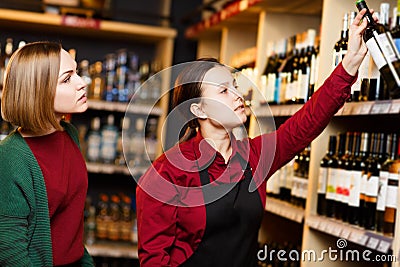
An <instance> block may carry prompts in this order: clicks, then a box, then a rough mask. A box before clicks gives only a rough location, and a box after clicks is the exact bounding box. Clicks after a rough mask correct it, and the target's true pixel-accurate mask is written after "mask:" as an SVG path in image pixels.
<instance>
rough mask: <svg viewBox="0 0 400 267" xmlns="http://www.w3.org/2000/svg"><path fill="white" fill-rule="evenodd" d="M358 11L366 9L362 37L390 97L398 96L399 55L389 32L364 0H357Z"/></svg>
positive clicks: (399, 93) (399, 81) (399, 91)
mask: <svg viewBox="0 0 400 267" xmlns="http://www.w3.org/2000/svg"><path fill="white" fill-rule="evenodd" d="M356 6H357V8H358V10H359V11H361V10H362V9H364V8H365V9H367V12H366V13H365V15H364V18H365V19H366V20H367V21H368V27H367V29H366V30H365V31H364V34H363V39H364V41H365V44H366V45H367V48H368V50H369V52H370V53H371V56H372V58H373V59H374V61H375V63H376V65H377V66H378V68H379V71H380V72H381V74H382V76H383V78H384V79H385V81H386V85H387V87H388V89H389V91H390V96H391V97H392V98H399V97H400V55H399V52H398V50H397V48H396V46H395V44H394V41H393V38H392V36H391V33H390V32H389V31H388V30H387V29H386V28H385V26H383V25H382V24H380V23H377V22H375V20H374V18H373V17H372V14H371V12H370V11H369V9H368V6H367V4H366V3H365V1H364V0H357V1H356Z"/></svg>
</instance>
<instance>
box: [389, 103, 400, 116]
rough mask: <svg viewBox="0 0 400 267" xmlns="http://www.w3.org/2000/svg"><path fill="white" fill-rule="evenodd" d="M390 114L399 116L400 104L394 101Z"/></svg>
mask: <svg viewBox="0 0 400 267" xmlns="http://www.w3.org/2000/svg"><path fill="white" fill-rule="evenodd" d="M389 113H390V114H398V113H400V102H398V101H393V102H392V105H391V107H390V110H389Z"/></svg>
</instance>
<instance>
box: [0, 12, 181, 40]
mask: <svg viewBox="0 0 400 267" xmlns="http://www.w3.org/2000/svg"><path fill="white" fill-rule="evenodd" d="M0 25H1V26H2V27H10V28H12V29H32V28H35V29H40V31H61V30H62V32H63V34H65V33H70V34H74V35H83V36H90V35H92V36H97V37H105V38H111V39H115V38H128V39H133V40H143V41H149V42H154V41H162V40H164V39H165V38H175V36H176V34H177V33H176V30H175V29H172V28H168V27H159V26H149V25H140V24H132V23H125V22H117V21H107V20H99V19H90V18H89V19H88V18H81V17H77V16H69V15H56V14H46V13H37V12H28V11H19V10H10V9H0ZM38 27H40V28H38Z"/></svg>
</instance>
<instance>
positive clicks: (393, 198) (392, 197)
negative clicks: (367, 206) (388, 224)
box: [386, 173, 399, 209]
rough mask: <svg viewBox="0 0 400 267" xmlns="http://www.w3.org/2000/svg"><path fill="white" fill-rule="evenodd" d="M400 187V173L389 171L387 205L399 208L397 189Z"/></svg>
mask: <svg viewBox="0 0 400 267" xmlns="http://www.w3.org/2000/svg"><path fill="white" fill-rule="evenodd" d="M398 187H399V174H397V173H389V178H388V186H387V194H386V207H388V208H393V209H396V208H397V189H398Z"/></svg>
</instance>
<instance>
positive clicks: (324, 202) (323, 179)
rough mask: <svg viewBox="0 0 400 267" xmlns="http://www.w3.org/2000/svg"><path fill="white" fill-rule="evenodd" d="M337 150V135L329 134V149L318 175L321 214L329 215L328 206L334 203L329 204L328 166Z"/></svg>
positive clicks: (318, 210)
mask: <svg viewBox="0 0 400 267" xmlns="http://www.w3.org/2000/svg"><path fill="white" fill-rule="evenodd" d="M335 152H336V135H331V136H329V144H328V151H327V152H326V154H325V156H324V157H323V158H322V159H321V162H320V167H319V176H318V205H317V213H318V214H319V215H327V207H328V205H332V203H329V204H328V201H330V199H329V198H328V197H327V194H326V189H327V182H328V167H329V165H330V162H331V161H332V158H333V156H334V155H335Z"/></svg>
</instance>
